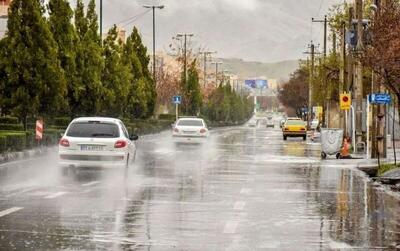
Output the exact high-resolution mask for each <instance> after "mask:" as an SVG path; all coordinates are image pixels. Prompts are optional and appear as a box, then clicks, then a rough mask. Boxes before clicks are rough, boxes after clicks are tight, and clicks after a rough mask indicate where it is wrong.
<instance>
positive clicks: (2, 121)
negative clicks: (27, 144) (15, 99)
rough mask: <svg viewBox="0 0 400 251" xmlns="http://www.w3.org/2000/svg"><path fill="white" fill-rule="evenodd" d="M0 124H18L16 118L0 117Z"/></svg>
mask: <svg viewBox="0 0 400 251" xmlns="http://www.w3.org/2000/svg"><path fill="white" fill-rule="evenodd" d="M0 124H18V118H17V117H10V116H5V117H0Z"/></svg>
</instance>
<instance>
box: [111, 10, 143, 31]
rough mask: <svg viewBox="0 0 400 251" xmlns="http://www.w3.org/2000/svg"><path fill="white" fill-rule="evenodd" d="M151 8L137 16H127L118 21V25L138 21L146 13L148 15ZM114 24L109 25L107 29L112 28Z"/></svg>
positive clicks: (126, 24) (124, 25) (123, 25)
mask: <svg viewBox="0 0 400 251" xmlns="http://www.w3.org/2000/svg"><path fill="white" fill-rule="evenodd" d="M150 11H151V10H150V9H148V10H145V11H144V12H141V13H139V14H137V15H135V16H132V17H130V18H127V19H125V20H122V21H119V22H118V23H116V25H118V26H122V27H126V26H128V25H130V24H132V23H133V22H135V21H137V20H138V19H139V18H141V17H143V16H144V15H146V14H147V13H149V12H150ZM111 27H112V26H109V27H107V29H109V28H111Z"/></svg>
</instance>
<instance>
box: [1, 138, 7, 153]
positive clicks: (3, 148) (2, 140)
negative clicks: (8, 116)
mask: <svg viewBox="0 0 400 251" xmlns="http://www.w3.org/2000/svg"><path fill="white" fill-rule="evenodd" d="M6 150H7V145H6V136H0V153H3V152H5V151H6Z"/></svg>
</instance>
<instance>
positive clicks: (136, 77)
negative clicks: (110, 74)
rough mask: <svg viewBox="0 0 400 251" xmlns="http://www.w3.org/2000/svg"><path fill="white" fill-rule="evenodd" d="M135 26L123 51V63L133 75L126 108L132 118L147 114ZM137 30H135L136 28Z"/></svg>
mask: <svg viewBox="0 0 400 251" xmlns="http://www.w3.org/2000/svg"><path fill="white" fill-rule="evenodd" d="M135 30H136V28H134V31H133V32H132V34H131V35H130V36H129V37H128V39H127V40H126V43H125V46H124V51H123V57H122V60H123V63H124V65H126V66H127V67H128V69H129V71H130V73H131V75H132V77H133V79H132V82H131V84H130V88H129V97H128V103H127V107H126V108H127V109H126V116H127V117H132V118H144V117H146V116H147V114H148V107H147V106H148V105H147V100H148V98H147V93H146V88H147V87H146V85H147V84H148V81H147V80H146V77H145V74H144V73H143V70H146V69H144V68H143V67H142V62H141V61H140V59H139V56H138V54H137V53H138V49H137V37H136V36H137V32H135ZM136 31H137V30H136Z"/></svg>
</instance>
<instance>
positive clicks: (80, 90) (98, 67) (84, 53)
mask: <svg viewBox="0 0 400 251" xmlns="http://www.w3.org/2000/svg"><path fill="white" fill-rule="evenodd" d="M95 8H96V6H95V1H94V0H91V1H90V3H89V5H88V10H87V15H86V16H85V14H84V6H83V3H82V0H78V1H77V7H76V11H75V26H76V30H77V34H78V38H79V40H78V44H77V46H76V50H77V54H76V67H77V81H78V83H79V85H77V88H76V89H75V95H74V96H75V99H76V102H77V103H78V104H80V112H79V113H78V114H76V115H96V114H98V113H99V111H100V109H101V107H100V106H101V104H102V103H103V99H102V97H104V92H105V90H104V88H103V86H102V83H101V76H102V71H103V69H104V59H103V57H102V47H101V39H100V36H99V33H98V24H97V15H96V11H95Z"/></svg>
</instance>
